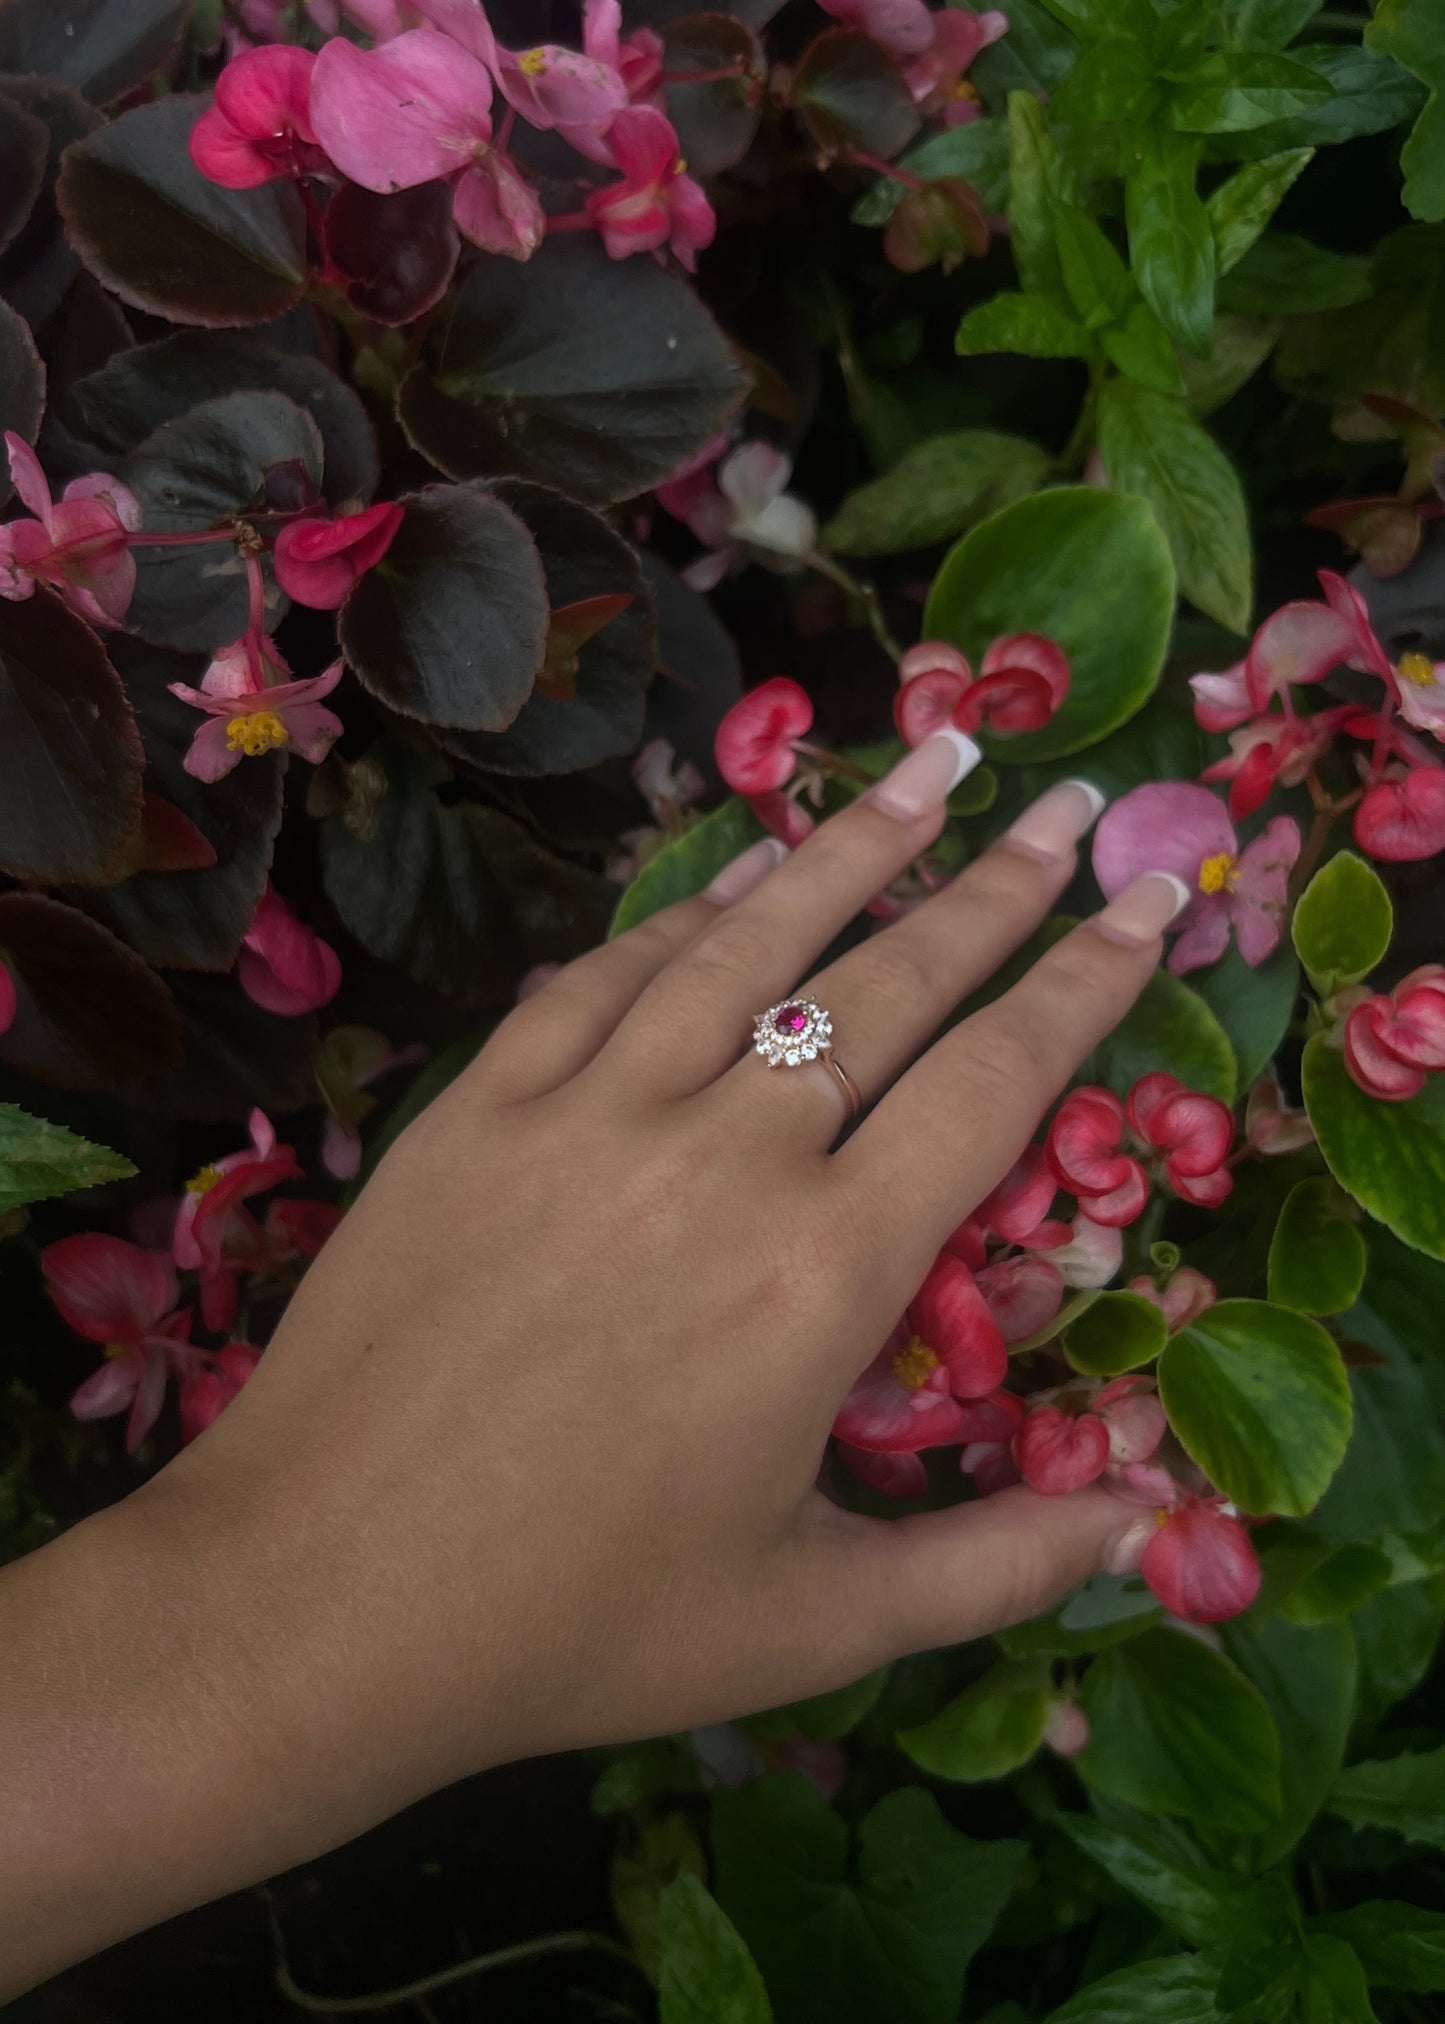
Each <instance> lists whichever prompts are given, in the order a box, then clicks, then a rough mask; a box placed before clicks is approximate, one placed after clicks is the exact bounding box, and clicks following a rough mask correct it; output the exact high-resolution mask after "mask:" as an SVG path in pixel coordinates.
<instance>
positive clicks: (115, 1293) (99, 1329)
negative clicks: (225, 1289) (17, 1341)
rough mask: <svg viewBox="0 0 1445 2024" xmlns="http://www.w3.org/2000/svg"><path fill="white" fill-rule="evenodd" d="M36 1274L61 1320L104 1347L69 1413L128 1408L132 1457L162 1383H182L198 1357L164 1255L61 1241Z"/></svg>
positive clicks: (159, 1400)
mask: <svg viewBox="0 0 1445 2024" xmlns="http://www.w3.org/2000/svg"><path fill="white" fill-rule="evenodd" d="M40 1269H41V1272H42V1273H43V1274H44V1277H45V1283H46V1288H47V1290H48V1292H49V1294H50V1297H51V1299H52V1300H53V1301H54V1303H55V1306H56V1309H57V1310H58V1312H59V1314H60V1317H61V1319H62V1320H63V1321H65V1322H66V1323H67V1324H68V1325H69V1326H70V1327H71V1328H73V1329H74V1330H75V1332H76V1334H77V1335H83V1336H84V1337H85V1339H86V1341H87V1342H98V1343H100V1344H102V1345H103V1347H104V1349H105V1354H106V1360H105V1362H104V1363H103V1364H102V1365H101V1366H100V1369H99V1370H98V1371H96V1372H95V1373H94V1375H93V1376H91V1377H88V1378H87V1379H86V1380H85V1383H84V1384H83V1385H81V1387H80V1389H79V1390H78V1391H77V1392H76V1393H75V1395H74V1397H73V1398H72V1399H71V1401H70V1409H71V1411H72V1412H73V1413H74V1414H75V1416H76V1418H77V1419H81V1420H103V1419H109V1418H111V1417H112V1416H113V1415H114V1414H116V1413H123V1412H124V1411H125V1410H126V1408H127V1407H129V1409H130V1419H129V1421H128V1423H127V1425H126V1432H125V1445H126V1452H127V1453H128V1454H133V1453H134V1452H135V1450H136V1449H137V1448H138V1447H139V1446H140V1444H141V1442H142V1441H143V1440H144V1439H145V1437H146V1435H147V1434H148V1433H149V1432H150V1430H151V1428H152V1427H153V1426H154V1425H155V1423H156V1417H157V1415H158V1414H159V1412H160V1409H161V1406H162V1404H163V1403H164V1401H165V1394H166V1380H167V1378H168V1377H172V1376H174V1377H177V1378H184V1377H185V1376H186V1375H187V1373H188V1372H189V1371H190V1370H191V1369H192V1368H193V1367H194V1366H195V1365H196V1364H197V1363H198V1362H199V1360H200V1357H201V1352H200V1350H198V1349H194V1348H192V1346H191V1343H190V1340H189V1337H190V1332H191V1317H190V1310H189V1309H188V1308H186V1309H180V1310H177V1308H176V1275H175V1272H174V1270H173V1268H172V1266H171V1262H170V1260H169V1258H167V1257H165V1256H164V1255H163V1254H162V1253H160V1252H156V1251H143V1250H141V1248H140V1246H139V1245H137V1244H128V1243H126V1241H125V1240H124V1238H122V1237H106V1236H100V1235H89V1236H83V1237H64V1238H62V1239H61V1241H60V1242H59V1243H58V1244H48V1245H47V1246H46V1247H45V1249H44V1250H43V1251H42V1252H41V1254H40Z"/></svg>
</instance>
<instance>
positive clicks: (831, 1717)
mask: <svg viewBox="0 0 1445 2024" xmlns="http://www.w3.org/2000/svg"><path fill="white" fill-rule="evenodd" d="M887 1681H888V1668H887V1666H882V1667H880V1668H879V1670H878V1671H877V1672H872V1673H865V1674H864V1676H863V1678H862V1679H861V1680H854V1681H853V1683H852V1685H851V1686H846V1687H838V1688H836V1689H835V1690H834V1691H833V1692H832V1693H831V1694H815V1695H813V1697H812V1699H811V1700H807V1701H791V1702H789V1704H788V1705H787V1706H786V1707H783V1708H770V1709H768V1710H767V1712H766V1713H765V1714H761V1715H749V1716H748V1717H747V1719H746V1720H745V1721H744V1722H743V1723H742V1725H741V1726H742V1727H743V1728H744V1729H745V1730H746V1731H747V1733H748V1735H750V1736H755V1737H757V1738H758V1740H759V1741H760V1742H766V1743H784V1742H786V1741H787V1739H788V1738H789V1737H790V1736H803V1737H805V1738H806V1739H807V1741H808V1742H810V1743H836V1742H837V1741H838V1739H839V1738H840V1737H842V1736H846V1735H848V1734H849V1732H850V1731H851V1730H853V1729H856V1728H857V1726H858V1724H859V1723H860V1722H861V1721H862V1720H863V1718H864V1716H865V1715H867V1714H868V1713H869V1712H870V1711H871V1709H872V1708H873V1705H874V1703H875V1702H876V1701H877V1699H878V1696H879V1695H880V1694H881V1693H882V1691H883V1689H884V1687H885V1685H886V1684H887Z"/></svg>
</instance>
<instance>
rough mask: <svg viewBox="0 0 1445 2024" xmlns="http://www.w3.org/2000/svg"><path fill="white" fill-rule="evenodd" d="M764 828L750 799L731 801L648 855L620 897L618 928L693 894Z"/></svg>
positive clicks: (617, 930)
mask: <svg viewBox="0 0 1445 2024" xmlns="http://www.w3.org/2000/svg"><path fill="white" fill-rule="evenodd" d="M763 834H764V830H763V826H762V824H761V823H760V822H759V821H758V818H757V817H756V816H755V815H754V814H753V811H752V810H751V808H749V807H748V804H747V803H746V801H743V800H741V799H739V798H735V799H733V800H732V801H725V802H724V803H723V805H722V807H721V808H716V809H714V810H713V812H712V814H711V815H705V816H704V817H703V819H702V821H701V822H699V823H697V824H695V825H694V827H693V828H691V829H690V830H688V832H687V834H686V835H685V836H680V837H679V838H678V839H677V841H676V842H675V843H665V844H664V845H663V846H662V849H661V850H659V851H658V852H657V854H656V856H655V857H652V858H650V859H649V860H648V862H647V863H646V864H645V865H644V866H643V868H642V870H641V871H640V872H639V873H638V875H637V877H636V878H635V879H634V880H633V881H632V884H631V885H630V886H629V887H628V888H627V891H626V892H625V893H624V894H623V895H622V898H621V900H620V901H619V902H618V905H617V912H616V913H615V914H614V915H613V918H612V929H611V932H612V934H613V935H614V936H615V935H621V934H625V933H626V932H627V930H628V929H629V928H635V927H636V926H637V924H638V922H639V921H645V920H646V919H647V917H648V915H649V914H655V913H657V912H658V911H659V909H660V908H662V907H670V906H673V905H675V903H676V902H677V901H678V900H690V899H691V898H692V896H693V894H694V893H700V892H701V891H702V890H703V888H704V887H705V886H709V885H711V884H712V881H713V880H714V879H715V878H716V877H717V875H718V873H719V872H720V871H721V870H722V868H723V866H724V865H727V864H731V863H732V861H733V859H734V858H735V857H739V856H741V854H742V852H743V851H745V850H746V849H747V848H748V847H749V845H750V844H754V843H756V842H757V841H758V839H759V838H760V837H761V836H762V835H763Z"/></svg>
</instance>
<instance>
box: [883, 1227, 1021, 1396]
mask: <svg viewBox="0 0 1445 2024" xmlns="http://www.w3.org/2000/svg"><path fill="white" fill-rule="evenodd" d="M908 1320H909V1325H910V1326H911V1327H912V1329H913V1330H914V1332H915V1334H916V1335H917V1336H918V1338H919V1340H920V1341H922V1342H924V1343H926V1344H927V1346H928V1348H929V1349H931V1350H932V1351H933V1353H934V1355H935V1356H936V1357H937V1358H938V1360H939V1362H940V1363H941V1364H942V1365H943V1367H944V1369H945V1370H946V1371H947V1373H948V1382H949V1386H950V1388H951V1389H952V1391H953V1393H954V1395H955V1397H957V1398H961V1399H979V1398H983V1397H985V1396H986V1394H987V1393H989V1392H991V1391H996V1390H997V1389H998V1387H999V1386H1000V1385H1001V1384H1002V1383H1003V1381H1004V1378H1005V1377H1006V1376H1007V1374H1008V1351H1007V1349H1006V1348H1005V1346H1004V1339H1003V1334H1002V1331H1001V1330H1000V1328H999V1325H998V1323H997V1322H996V1321H995V1320H994V1318H993V1315H992V1314H991V1313H990V1312H989V1308H988V1303H987V1301H986V1300H985V1299H984V1297H983V1294H982V1292H981V1291H980V1290H979V1287H978V1284H977V1282H976V1281H975V1279H974V1276H973V1274H972V1273H971V1272H970V1271H969V1269H968V1267H967V1266H966V1265H965V1264H964V1262H963V1260H962V1259H961V1258H957V1257H955V1256H954V1254H953V1253H952V1252H951V1251H943V1252H940V1254H939V1256H938V1258H937V1259H936V1260H935V1262H934V1265H933V1269H932V1270H931V1271H930V1272H929V1275H928V1277H927V1278H926V1279H925V1280H924V1282H923V1284H922V1286H921V1287H920V1288H919V1290H918V1292H917V1293H916V1294H915V1295H914V1297H913V1299H912V1301H911V1302H910V1303H909V1308H908Z"/></svg>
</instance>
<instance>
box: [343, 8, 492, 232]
mask: <svg viewBox="0 0 1445 2024" xmlns="http://www.w3.org/2000/svg"><path fill="white" fill-rule="evenodd" d="M491 99H492V80H491V77H490V75H489V73H488V72H487V70H486V69H485V68H484V67H483V66H482V65H481V64H480V63H478V61H477V60H476V58H475V57H473V56H468V55H467V53H466V51H465V50H463V49H461V48H459V47H458V46H457V44H456V43H454V42H453V41H451V40H450V38H449V37H447V36H444V35H439V34H437V33H436V31H435V30H434V29H431V28H416V29H412V30H409V31H408V33H407V34H405V35H398V36H397V37H396V38H395V40H394V41H391V42H386V43H383V44H382V45H381V47H380V48H379V49H372V50H369V51H368V50H361V49H358V48H357V47H356V45H355V44H354V43H351V42H348V41H346V40H345V38H344V37H342V36H338V37H336V39H335V40H334V41H331V42H328V43H327V44H326V46H325V48H324V49H323V50H322V52H321V54H320V56H318V57H317V59H316V71H315V76H314V78H313V80H312V88H311V109H312V118H313V120H314V122H315V126H316V133H317V138H318V139H319V140H320V143H321V145H322V147H324V148H325V150H326V152H327V154H328V155H329V156H330V157H331V159H332V161H333V162H335V164H336V166H337V167H338V168H339V169H340V170H341V172H342V174H343V175H346V176H349V177H350V178H351V180H352V182H354V183H360V185H361V187H362V188H363V189H365V190H375V191H377V192H379V193H380V194H382V195H385V194H386V193H387V192H389V191H392V190H408V189H412V188H414V187H415V185H416V184H418V183H429V182H432V181H434V180H435V179H436V178H438V177H441V176H449V175H452V174H454V173H455V172H456V171H457V170H458V169H460V168H463V167H465V166H466V164H467V162H468V161H469V160H470V159H471V157H472V155H473V153H474V152H475V150H476V148H477V147H478V146H479V145H483V144H485V143H486V142H488V141H490V139H491V137H492V122H491V118H490V115H489V112H488V108H489V106H490V104H491Z"/></svg>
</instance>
